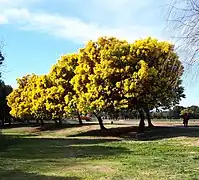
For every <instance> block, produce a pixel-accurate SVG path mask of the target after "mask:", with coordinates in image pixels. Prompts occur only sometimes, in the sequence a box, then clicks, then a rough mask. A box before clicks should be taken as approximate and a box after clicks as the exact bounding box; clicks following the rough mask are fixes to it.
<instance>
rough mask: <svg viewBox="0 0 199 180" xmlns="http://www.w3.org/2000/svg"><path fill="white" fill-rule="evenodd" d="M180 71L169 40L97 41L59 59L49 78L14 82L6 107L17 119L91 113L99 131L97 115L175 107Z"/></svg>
mask: <svg viewBox="0 0 199 180" xmlns="http://www.w3.org/2000/svg"><path fill="white" fill-rule="evenodd" d="M182 73H183V66H182V64H181V62H180V60H179V57H178V56H177V54H176V53H175V51H174V46H173V45H172V44H170V43H168V42H165V41H158V40H157V39H153V38H150V37H149V38H146V39H141V40H137V41H135V42H134V43H129V42H127V41H124V40H119V39H117V38H114V37H110V38H109V37H100V38H99V39H98V40H97V41H89V42H88V43H87V44H86V45H85V46H84V47H83V48H82V49H80V50H79V51H78V52H77V53H76V54H66V55H63V56H62V57H61V59H60V60H58V62H57V63H56V64H55V65H54V66H53V67H52V68H51V70H50V72H49V73H48V74H46V75H42V76H37V75H34V74H33V75H27V76H25V77H22V78H21V79H18V88H17V89H15V90H14V91H13V92H12V93H11V94H10V95H9V97H8V104H9V106H10V107H11V108H12V110H11V114H12V115H13V116H15V117H19V118H28V117H29V116H30V117H34V118H37V119H38V118H40V119H54V120H57V119H58V120H61V119H63V118H64V117H67V116H68V115H70V114H71V113H74V112H76V113H78V114H79V113H85V114H86V113H93V114H95V115H96V117H97V119H98V120H99V123H100V127H101V129H104V128H105V127H104V126H103V123H102V119H101V117H100V114H101V113H102V112H105V111H106V112H109V113H111V112H117V111H121V110H125V109H137V110H139V111H140V113H141V114H140V115H141V116H142V114H143V112H142V109H144V110H145V111H147V112H149V110H150V109H153V108H156V107H170V106H174V105H175V104H177V103H179V101H180V99H181V98H183V97H184V94H183V91H184V89H183V87H182V86H181V76H182ZM141 119H142V123H141V124H142V126H143V121H144V119H143V118H141Z"/></svg>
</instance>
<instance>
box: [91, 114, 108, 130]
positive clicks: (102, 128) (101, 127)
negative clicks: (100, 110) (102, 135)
mask: <svg viewBox="0 0 199 180" xmlns="http://www.w3.org/2000/svg"><path fill="white" fill-rule="evenodd" d="M93 114H94V115H95V116H96V118H97V120H98V122H99V125H100V129H101V130H105V129H106V128H105V127H104V124H103V121H102V118H101V116H98V115H97V114H96V113H93Z"/></svg>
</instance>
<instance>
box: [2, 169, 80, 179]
mask: <svg viewBox="0 0 199 180" xmlns="http://www.w3.org/2000/svg"><path fill="white" fill-rule="evenodd" d="M1 179H2V180H6V179H9V180H16V179H20V180H27V179H28V180H46V179H48V180H80V179H81V178H79V177H75V176H73V177H71V176H70V177H60V176H46V175H40V174H36V173H27V172H23V171H21V170H17V169H16V170H7V169H2V170H1V176H0V180H1Z"/></svg>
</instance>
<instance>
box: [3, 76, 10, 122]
mask: <svg viewBox="0 0 199 180" xmlns="http://www.w3.org/2000/svg"><path fill="white" fill-rule="evenodd" d="M11 92H12V87H11V86H9V85H5V83H4V82H3V81H2V80H0V112H1V113H0V120H1V121H2V125H4V122H5V121H8V122H9V123H11V117H10V107H9V106H8V105H7V99H6V98H7V96H8V95H9V94H10V93H11Z"/></svg>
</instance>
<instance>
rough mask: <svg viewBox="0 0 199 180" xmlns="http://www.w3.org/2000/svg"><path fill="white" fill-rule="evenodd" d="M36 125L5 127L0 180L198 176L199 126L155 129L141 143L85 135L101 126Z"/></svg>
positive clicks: (125, 139)
mask: <svg viewBox="0 0 199 180" xmlns="http://www.w3.org/2000/svg"><path fill="white" fill-rule="evenodd" d="M110 126H111V125H109V127H110ZM114 127H116V125H114ZM36 128H37V127H21V128H11V129H5V130H3V134H4V135H3V137H1V145H2V146H1V147H0V179H1V180H26V179H28V180H29V179H30V180H36V179H37V180H44V179H50V180H52V179H55V180H62V179H63V180H65V179H72V180H73V179H74V180H76V179H88V180H89V179H110V180H112V179H118V180H120V179H125V180H126V179H129V180H132V179H137V180H143V179H144V180H148V179H150V180H156V179H157V180H159V179H162V180H163V179H174V180H176V179H179V180H181V179H199V166H198V164H199V142H198V139H199V127H196V128H193V129H191V128H187V129H185V128H179V129H178V128H176V129H172V130H170V132H168V130H167V129H165V130H164V129H163V130H162V129H161V130H158V129H154V130H150V131H148V132H147V133H146V135H147V136H148V137H150V138H149V139H147V140H142V141H141V140H136V139H135V138H134V137H131V136H129V137H128V134H127V135H126V136H124V137H123V136H121V137H111V134H110V136H105V137H103V136H98V137H95V136H92V135H91V134H90V135H89V136H86V135H85V134H84V133H87V132H88V131H92V130H95V129H98V126H97V125H91V126H83V127H70V128H62V129H56V130H52V131H38V130H36ZM81 133H82V135H79V134H81ZM169 133H170V135H171V134H173V135H171V136H168V135H169ZM153 137H155V138H154V139H153ZM150 139H151V140H150Z"/></svg>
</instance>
